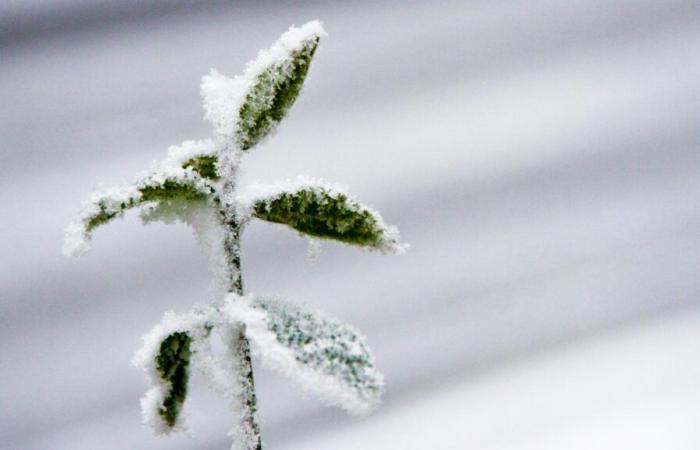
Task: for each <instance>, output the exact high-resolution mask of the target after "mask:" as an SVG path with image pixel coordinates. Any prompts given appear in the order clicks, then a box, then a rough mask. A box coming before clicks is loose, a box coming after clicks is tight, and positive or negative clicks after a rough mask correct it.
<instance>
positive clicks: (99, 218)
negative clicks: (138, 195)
mask: <svg viewBox="0 0 700 450" xmlns="http://www.w3.org/2000/svg"><path fill="white" fill-rule="evenodd" d="M134 206H136V202H135V201H134V200H133V199H129V200H128V201H126V202H121V203H120V204H119V205H118V206H117V207H116V208H114V207H112V208H109V207H107V205H106V204H105V202H104V201H100V202H99V203H98V205H97V207H98V208H99V210H100V211H99V212H98V213H97V214H93V215H92V216H90V217H89V218H88V219H87V221H86V223H85V229H86V230H87V231H92V230H93V229H95V228H97V227H99V226H100V225H104V224H106V223H107V222H109V221H110V220H112V219H114V218H115V217H117V216H119V215H120V214H122V212H123V211H126V210H127V209H129V208H133V207H134Z"/></svg>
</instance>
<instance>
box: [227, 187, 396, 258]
mask: <svg viewBox="0 0 700 450" xmlns="http://www.w3.org/2000/svg"><path fill="white" fill-rule="evenodd" d="M240 201H241V204H242V205H243V209H245V210H247V211H246V212H247V213H248V214H251V215H252V216H253V217H256V218H258V219H261V220H265V221H268V222H274V223H279V224H283V225H287V226H289V227H292V228H294V229H295V230H297V231H299V232H301V233H304V234H306V235H309V236H313V237H317V238H324V239H334V240H337V241H341V242H344V243H346V244H353V245H359V246H362V247H367V248H370V249H374V250H379V251H382V252H398V253H400V252H402V251H404V250H405V248H406V246H405V245H404V244H400V243H399V236H398V230H396V228H394V227H389V226H387V225H386V224H384V221H383V220H382V217H381V216H380V215H379V213H377V212H376V211H374V210H372V209H370V208H368V207H367V206H364V205H362V204H360V203H358V202H357V201H355V200H354V199H353V198H351V197H350V196H349V195H348V194H347V193H345V192H344V189H343V188H339V187H337V186H332V185H326V184H324V183H323V182H320V181H317V180H312V179H307V178H305V177H299V178H297V179H296V180H294V181H290V182H284V183H278V184H277V185H272V186H256V187H255V188H253V189H251V192H249V193H248V194H245V195H243V196H241V197H240Z"/></svg>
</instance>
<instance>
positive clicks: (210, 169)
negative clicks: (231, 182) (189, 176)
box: [182, 155, 219, 181]
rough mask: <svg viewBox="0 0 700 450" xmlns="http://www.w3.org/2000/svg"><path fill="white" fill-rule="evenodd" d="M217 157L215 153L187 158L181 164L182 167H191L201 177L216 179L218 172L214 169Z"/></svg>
mask: <svg viewBox="0 0 700 450" xmlns="http://www.w3.org/2000/svg"><path fill="white" fill-rule="evenodd" d="M216 163H217V157H216V156H215V155H203V156H198V157H196V158H191V159H189V160H187V161H186V162H185V163H184V164H183V165H182V168H183V169H187V168H188V167H191V168H192V170H194V171H195V172H197V173H198V174H199V175H200V176H201V177H202V178H206V179H208V180H212V181H216V180H218V179H219V174H218V173H217V171H216Z"/></svg>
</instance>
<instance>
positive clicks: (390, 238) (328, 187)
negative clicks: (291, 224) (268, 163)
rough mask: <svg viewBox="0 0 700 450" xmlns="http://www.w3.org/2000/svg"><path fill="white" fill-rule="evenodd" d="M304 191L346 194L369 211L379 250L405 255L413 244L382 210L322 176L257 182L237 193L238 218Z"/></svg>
mask: <svg viewBox="0 0 700 450" xmlns="http://www.w3.org/2000/svg"><path fill="white" fill-rule="evenodd" d="M300 191H314V192H315V193H317V194H318V195H326V196H328V197H330V198H337V197H338V196H339V195H343V196H345V197H346V198H347V200H348V202H347V203H346V206H347V207H348V208H351V209H352V208H355V209H356V210H357V211H358V212H359V211H367V212H368V213H370V214H371V215H372V217H373V218H374V220H375V221H376V229H377V231H378V232H380V233H381V235H382V241H381V244H380V247H379V248H378V250H379V251H380V252H382V253H396V254H403V253H406V251H407V250H408V249H409V248H410V245H409V244H406V243H401V242H400V237H401V236H400V233H399V229H398V228H396V227H394V226H390V225H387V224H386V223H384V219H383V218H382V216H381V215H380V214H379V212H377V211H375V210H374V209H372V208H370V207H368V206H366V205H363V204H361V203H359V202H358V201H357V200H355V198H354V197H353V196H352V195H350V194H349V193H348V188H347V186H345V185H344V184H340V183H327V182H325V181H324V180H322V179H319V178H311V177H308V176H305V175H298V176H297V177H296V178H294V179H292V180H278V181H276V182H274V183H272V184H260V183H253V184H252V185H250V186H247V187H246V188H245V189H244V190H242V191H241V192H239V193H238V194H237V196H236V205H237V207H236V212H237V215H238V217H237V218H238V220H239V221H241V222H245V221H248V220H250V218H251V217H252V215H253V208H254V207H255V204H256V203H257V202H261V201H262V202H270V201H272V200H274V199H275V198H276V197H279V196H280V195H282V194H294V193H296V192H300Z"/></svg>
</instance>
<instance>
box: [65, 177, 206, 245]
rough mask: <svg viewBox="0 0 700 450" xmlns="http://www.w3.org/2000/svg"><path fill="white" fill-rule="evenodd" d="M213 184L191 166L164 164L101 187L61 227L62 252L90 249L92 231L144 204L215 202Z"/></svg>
mask: <svg viewBox="0 0 700 450" xmlns="http://www.w3.org/2000/svg"><path fill="white" fill-rule="evenodd" d="M214 192H215V191H214V188H213V186H212V185H211V184H210V183H209V182H208V181H206V180H205V179H203V178H202V177H200V176H199V175H198V174H197V173H196V172H195V171H194V170H193V169H192V168H191V167H188V168H182V167H176V166H169V165H164V166H163V167H161V170H159V171H157V172H153V173H149V174H146V175H142V176H141V177H139V178H137V179H136V180H135V181H134V182H133V183H131V184H129V185H127V186H122V187H116V188H102V189H99V190H97V191H95V192H93V193H92V194H90V196H89V197H88V200H87V201H86V202H84V203H83V210H82V212H81V213H80V215H79V216H78V218H77V219H76V220H75V221H74V222H73V223H71V224H70V225H69V226H68V227H67V228H66V230H65V233H66V234H65V239H64V245H63V252H64V254H65V255H66V256H77V255H79V254H82V253H85V252H86V251H87V250H89V249H90V245H89V242H90V240H91V239H92V231H93V230H94V229H95V228H97V227H98V226H100V225H104V224H106V223H108V222H109V221H111V220H112V219H115V218H117V217H121V216H122V215H123V214H124V212H125V211H126V210H128V209H131V208H134V207H137V206H141V205H144V204H145V205H146V206H147V207H148V208H154V207H155V205H156V204H157V206H158V207H159V208H160V209H163V208H166V207H168V206H178V205H180V204H181V203H178V202H180V201H183V200H184V201H189V200H198V201H202V200H204V201H212V202H216V201H218V200H217V197H216V196H215V195H214Z"/></svg>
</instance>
